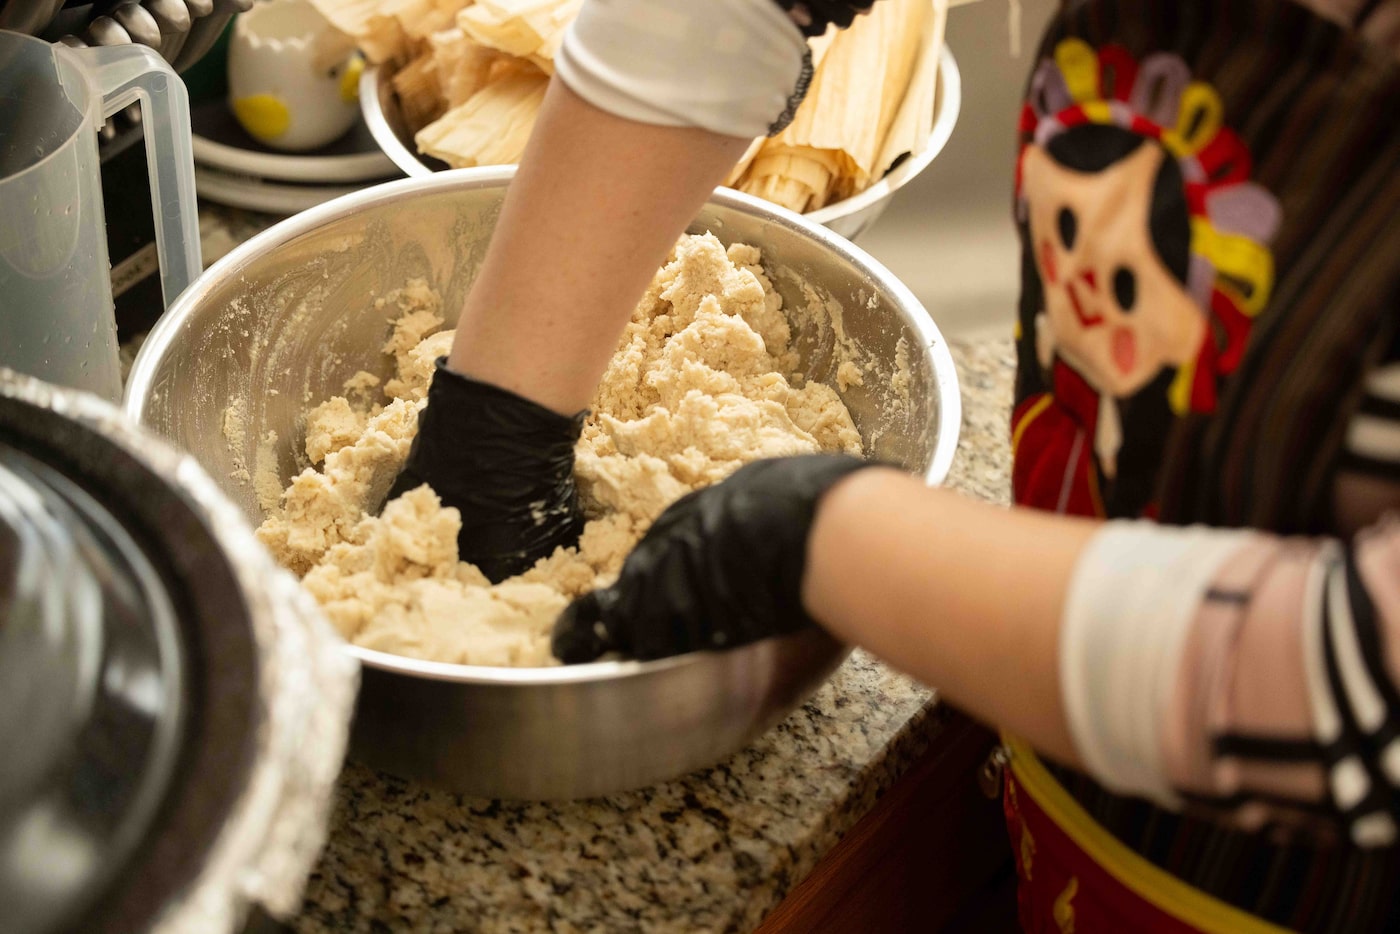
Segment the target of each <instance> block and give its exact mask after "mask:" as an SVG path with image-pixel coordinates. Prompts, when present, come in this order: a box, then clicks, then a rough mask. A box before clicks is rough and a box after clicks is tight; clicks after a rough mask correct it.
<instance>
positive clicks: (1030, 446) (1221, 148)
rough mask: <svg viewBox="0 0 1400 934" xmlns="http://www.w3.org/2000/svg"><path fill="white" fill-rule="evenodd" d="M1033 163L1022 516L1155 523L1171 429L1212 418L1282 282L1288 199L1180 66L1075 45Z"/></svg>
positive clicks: (1025, 224) (1060, 70)
mask: <svg viewBox="0 0 1400 934" xmlns="http://www.w3.org/2000/svg"><path fill="white" fill-rule="evenodd" d="M1022 128H1023V130H1024V131H1025V132H1026V133H1027V134H1028V141H1027V142H1026V144H1025V145H1024V146H1023V147H1022V150H1021V156H1020V161H1019V164H1018V166H1017V183H1016V191H1017V211H1018V216H1019V220H1020V223H1021V232H1022V242H1023V249H1024V251H1025V254H1026V256H1025V263H1024V265H1025V269H1026V277H1027V281H1026V289H1025V292H1026V294H1025V296H1024V297H1023V305H1022V315H1021V321H1020V334H1019V339H1020V340H1021V341H1022V342H1023V343H1024V344H1025V347H1024V348H1023V353H1022V363H1023V367H1022V369H1023V370H1025V369H1027V367H1026V366H1025V364H1026V363H1027V362H1028V360H1027V358H1028V357H1029V362H1031V363H1032V364H1033V366H1032V367H1031V368H1032V369H1033V370H1035V371H1036V372H1035V373H1033V374H1031V375H1029V377H1028V376H1027V374H1025V373H1023V375H1022V387H1021V388H1022V390H1023V391H1022V392H1021V393H1019V396H1020V401H1019V403H1018V405H1017V407H1016V411H1015V414H1014V416H1013V421H1012V426H1013V429H1012V430H1013V446H1014V450H1015V456H1016V468H1015V471H1014V477H1013V480H1014V486H1015V495H1016V500H1017V502H1018V503H1021V504H1022V505H1028V506H1035V507H1037V508H1041V509H1048V510H1052V511H1055V512H1062V513H1071V514H1079V515H1095V516H1106V515H1107V516H1123V515H1132V516H1136V515H1149V516H1150V515H1153V514H1154V511H1153V510H1154V507H1153V503H1152V491H1153V487H1154V485H1155V472H1156V470H1157V468H1158V467H1159V465H1160V463H1161V460H1162V452H1163V449H1164V447H1165V444H1166V441H1167V437H1168V435H1169V432H1170V428H1171V423H1172V421H1173V420H1174V419H1175V418H1177V417H1180V416H1182V415H1184V414H1186V413H1188V412H1210V411H1213V409H1214V407H1215V404H1216V397H1217V392H1218V390H1219V380H1220V379H1221V378H1222V377H1223V376H1225V375H1226V374H1228V373H1230V372H1232V371H1233V370H1234V368H1235V367H1236V366H1238V364H1239V361H1240V358H1241V356H1242V355H1243V352H1244V347H1245V344H1246V342H1247V341H1248V337H1249V331H1250V327H1251V325H1252V323H1253V319H1254V317H1255V316H1256V315H1257V314H1258V313H1259V311H1260V310H1261V309H1262V308H1263V307H1264V305H1265V303H1266V302H1267V300H1268V295H1269V290H1270V288H1271V286H1272V284H1273V266H1272V257H1271V254H1270V252H1269V249H1268V245H1267V244H1268V242H1269V241H1270V240H1271V239H1272V237H1273V235H1274V233H1275V231H1276V230H1277V227H1278V224H1279V219H1280V218H1279V208H1278V203H1277V201H1276V200H1275V199H1274V198H1273V196H1272V195H1270V194H1269V193H1268V192H1267V191H1265V190H1264V189H1262V188H1260V187H1259V186H1258V185H1255V184H1253V183H1251V182H1250V181H1249V176H1250V171H1251V162H1250V157H1249V153H1248V151H1247V150H1246V149H1245V147H1244V145H1243V144H1242V143H1241V142H1240V140H1239V138H1238V137H1237V136H1236V135H1235V134H1234V133H1233V132H1232V131H1231V130H1230V129H1229V128H1227V127H1226V126H1225V125H1224V115H1223V105H1222V103H1221V101H1220V97H1219V95H1218V94H1217V93H1216V92H1215V91H1214V90H1213V89H1212V88H1211V87H1210V86H1209V85H1206V84H1204V83H1201V82H1195V81H1192V80H1191V77H1190V71H1189V69H1188V68H1187V66H1186V64H1185V62H1184V61H1182V59H1181V58H1179V57H1177V56H1174V55H1168V54H1158V55H1153V56H1150V57H1148V58H1147V59H1146V60H1145V61H1143V62H1142V64H1141V65H1139V64H1138V63H1137V62H1136V61H1134V60H1133V58H1132V57H1131V55H1129V54H1128V52H1127V51H1126V50H1124V49H1122V48H1118V47H1113V46H1109V47H1105V48H1103V49H1101V50H1098V51H1095V50H1094V49H1092V48H1091V47H1090V46H1088V45H1087V44H1086V43H1084V42H1082V41H1081V40H1077V39H1068V40H1065V41H1064V42H1061V43H1060V44H1059V45H1058V46H1057V47H1056V49H1055V53H1054V56H1053V58H1048V59H1046V60H1045V61H1044V62H1042V64H1041V66H1040V67H1039V69H1038V70H1037V71H1036V73H1035V76H1034V77H1033V79H1032V82H1031V93H1030V101H1029V103H1028V104H1027V105H1026V109H1025V112H1024V114H1023V122H1022Z"/></svg>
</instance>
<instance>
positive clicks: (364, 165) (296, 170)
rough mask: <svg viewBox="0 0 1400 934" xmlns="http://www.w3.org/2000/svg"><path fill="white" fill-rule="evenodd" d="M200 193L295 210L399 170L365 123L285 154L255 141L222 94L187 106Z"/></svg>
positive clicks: (393, 175) (217, 199)
mask: <svg viewBox="0 0 1400 934" xmlns="http://www.w3.org/2000/svg"><path fill="white" fill-rule="evenodd" d="M190 121H191V123H192V124H193V128H194V140H193V142H194V164H195V168H194V176H195V186H196V187H197V188H198V189H199V196H200V197H201V198H205V199H207V200H209V201H215V202H218V203H219V204H228V205H232V206H234V207H240V208H249V209H251V210H255V211H266V212H268V213H271V214H295V213H297V212H298V211H304V210H306V209H307V208H311V207H315V206H316V205H318V204H321V203H322V202H325V201H329V200H331V199H332V198H338V197H340V196H341V195H344V194H349V193H350V192H352V191H358V190H359V189H361V188H364V187H365V186H367V185H371V184H373V183H375V182H379V181H382V180H384V179H387V178H398V177H399V175H400V174H401V173H400V172H399V170H398V169H397V168H396V167H395V166H394V163H393V162H391V161H390V160H389V157H388V156H386V155H384V153H383V151H382V150H381V149H380V148H379V146H378V144H376V143H375V141H374V137H373V136H371V135H370V132H369V130H368V129H367V128H366V127H365V125H364V123H363V122H360V123H357V124H356V125H355V126H354V127H353V128H352V129H351V130H350V131H349V132H348V133H346V134H345V135H344V136H342V137H341V138H340V139H338V140H336V141H335V142H333V143H331V144H330V145H328V146H323V147H322V148H320V149H316V150H312V151H311V152H306V153H286V152H278V151H276V150H274V149H269V148H268V147H266V146H263V145H262V144H261V143H258V142H257V141H256V140H254V139H253V138H252V137H251V136H249V135H248V134H247V133H246V132H245V131H244V129H243V128H242V127H241V126H239V125H238V121H237V120H235V119H234V117H233V114H232V112H230V110H229V107H228V104H227V103H226V102H225V101H224V100H223V99H216V100H208V101H204V102H202V103H198V104H194V105H193V106H192V107H191V108H190Z"/></svg>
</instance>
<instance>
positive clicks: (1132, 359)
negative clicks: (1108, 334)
mask: <svg viewBox="0 0 1400 934" xmlns="http://www.w3.org/2000/svg"><path fill="white" fill-rule="evenodd" d="M1111 346H1112V348H1113V365H1114V366H1115V367H1117V368H1118V372H1119V374H1121V375H1122V376H1128V375H1129V374H1131V373H1132V372H1133V370H1134V369H1135V368H1136V367H1137V338H1136V337H1134V336H1133V332H1132V331H1130V330H1129V329H1127V328H1124V327H1118V328H1114V329H1113V337H1112V339H1111Z"/></svg>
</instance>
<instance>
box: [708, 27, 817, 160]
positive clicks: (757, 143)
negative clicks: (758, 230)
mask: <svg viewBox="0 0 1400 934" xmlns="http://www.w3.org/2000/svg"><path fill="white" fill-rule="evenodd" d="M835 38H836V30H835V29H828V30H827V31H826V32H825V33H823V34H822V35H820V36H817V37H816V38H815V39H812V40H809V41H808V43H807V45H808V47H809V48H811V50H812V73H813V74H816V70H817V69H819V68H821V67H822V61H823V60H824V59H825V58H826V53H827V51H828V50H829V49H830V48H831V43H832V40H834V39H835ZM767 141H768V137H766V136H760V137H759V138H758V139H756V140H754V141H753V142H752V143H750V144H749V148H748V149H746V150H744V154H743V155H742V156H741V157H740V158H739V161H738V162H736V163H735V164H734V168H733V169H731V170H730V171H729V175H728V176H726V177H725V179H724V184H726V185H728V186H729V187H731V188H733V187H736V186H737V185H738V184H739V180H740V179H741V178H743V177H744V173H745V172H747V171H748V170H749V166H750V165H752V164H753V161H754V159H756V158H758V153H759V151H760V150H762V149H763V144H764V143H765V142H767Z"/></svg>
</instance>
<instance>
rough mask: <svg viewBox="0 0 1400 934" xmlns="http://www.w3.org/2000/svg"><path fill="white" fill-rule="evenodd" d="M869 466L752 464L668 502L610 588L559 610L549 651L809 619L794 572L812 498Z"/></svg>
mask: <svg viewBox="0 0 1400 934" xmlns="http://www.w3.org/2000/svg"><path fill="white" fill-rule="evenodd" d="M871 466H875V465H874V464H873V463H872V462H869V461H863V460H859V459H857V458H854V457H848V456H845V455H839V456H837V455H826V454H812V455H807V456H804V457H784V458H778V459H775V460H766V461H758V462H757V463H753V464H749V465H748V466H746V467H744V468H742V469H740V470H739V471H737V472H736V473H735V474H734V475H733V476H731V477H730V478H729V479H727V480H725V481H724V482H723V483H719V484H716V485H715V486H712V487H709V488H707V489H704V490H698V491H696V492H694V493H691V494H690V495H688V496H684V497H682V498H681V499H679V500H677V501H676V502H675V503H673V504H672V505H671V507H670V508H669V509H667V510H666V511H665V512H664V513H662V514H661V517H660V518H658V519H657V520H656V523H655V524H654V525H653V526H652V527H651V529H650V530H649V531H648V532H647V534H646V536H645V537H644V538H643V539H642V540H641V541H640V542H639V543H638V544H637V547H636V548H635V549H634V550H633V552H632V553H631V554H630V555H628V556H627V560H626V561H625V562H624V563H623V565H622V573H621V574H620V575H619V576H618V579H617V583H615V584H613V585H612V586H611V587H608V588H605V589H603V590H596V591H594V592H593V593H590V594H585V595H584V596H582V597H580V598H579V599H577V600H575V601H574V602H573V604H571V605H570V606H569V607H568V609H566V610H565V611H564V612H563V614H562V615H560V617H559V620H558V622H557V623H555V626H554V642H553V649H554V654H555V656H557V657H558V658H559V659H560V660H561V661H563V662H564V663H565V664H576V663H579V662H587V661H592V660H593V659H595V658H597V657H598V656H600V655H602V654H603V653H605V652H621V653H622V654H624V655H627V656H629V657H632V658H639V659H652V658H665V657H667V656H670V655H680V654H682V653H685V652H693V651H696V650H698V649H716V648H732V647H734V646H739V645H744V644H746V643H749V642H754V641H756V640H758V639H763V638H765V637H767V636H776V635H781V634H783V633H788V632H793V631H795V630H797V629H801V628H803V627H806V626H811V625H813V622H812V619H811V618H810V617H809V616H808V615H807V612H806V610H804V609H803V607H802V573H803V569H804V567H805V565H806V563H807V535H808V533H809V532H810V531H811V528H812V522H813V520H814V519H815V517H816V511H817V504H818V502H819V501H820V500H821V497H822V495H823V494H824V493H825V492H826V491H827V490H829V489H830V488H831V487H832V485H834V484H835V483H836V482H837V481H839V480H841V479H843V478H844V477H846V476H848V475H849V474H851V473H852V472H854V471H857V470H860V469H861V468H863V467H871Z"/></svg>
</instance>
